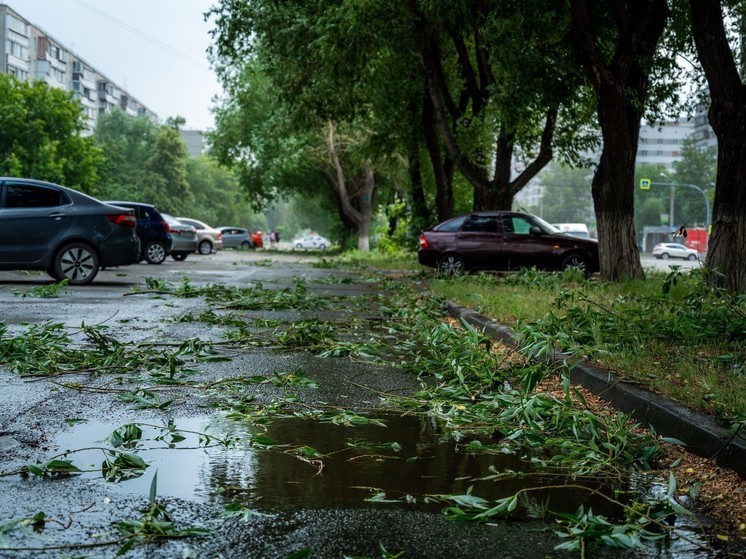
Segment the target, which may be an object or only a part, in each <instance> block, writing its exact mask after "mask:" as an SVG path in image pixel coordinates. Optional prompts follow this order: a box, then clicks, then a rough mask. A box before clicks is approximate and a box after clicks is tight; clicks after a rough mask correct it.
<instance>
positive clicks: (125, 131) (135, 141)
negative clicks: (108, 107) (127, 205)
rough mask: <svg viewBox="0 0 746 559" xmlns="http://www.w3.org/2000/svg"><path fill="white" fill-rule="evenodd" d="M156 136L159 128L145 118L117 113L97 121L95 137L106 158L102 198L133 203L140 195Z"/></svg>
mask: <svg viewBox="0 0 746 559" xmlns="http://www.w3.org/2000/svg"><path fill="white" fill-rule="evenodd" d="M157 133H158V125H157V124H156V123H155V122H153V121H152V120H150V119H149V118H148V117H146V116H138V117H133V116H131V115H129V114H127V113H125V112H124V111H121V110H114V111H110V112H107V113H104V114H102V115H101V116H100V117H99V118H98V120H97V121H96V129H95V131H94V134H93V137H94V139H95V141H96V144H97V145H98V146H99V147H101V149H103V151H104V153H105V154H106V159H105V161H104V164H103V166H102V171H101V186H100V194H101V196H102V197H103V198H107V199H109V200H132V199H135V198H136V197H137V196H139V195H140V194H141V192H142V188H143V184H144V181H145V165H146V163H147V161H148V159H150V156H151V155H152V153H153V147H154V146H155V138H156V135H157Z"/></svg>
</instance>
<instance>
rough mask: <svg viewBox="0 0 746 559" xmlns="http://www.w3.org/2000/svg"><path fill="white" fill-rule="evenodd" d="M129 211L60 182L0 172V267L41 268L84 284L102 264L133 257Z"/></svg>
mask: <svg viewBox="0 0 746 559" xmlns="http://www.w3.org/2000/svg"><path fill="white" fill-rule="evenodd" d="M139 254H140V241H139V240H138V238H137V235H136V234H135V217H134V216H133V214H132V211H131V210H129V209H124V208H121V207H120V208H117V207H114V206H110V205H108V204H105V203H104V202H100V201H99V200H96V199H95V198H92V197H90V196H88V195H86V194H83V193H82V192H78V191H77V190H73V189H70V188H66V187H64V186H61V185H58V184H52V183H49V182H43V181H38V180H32V179H22V178H16V177H0V270H44V271H46V272H48V273H49V275H51V276H52V277H53V278H54V279H56V280H58V281H61V280H67V281H68V282H69V283H70V285H87V284H89V283H91V282H92V281H93V278H95V277H96V275H97V274H98V272H99V270H100V269H101V268H110V267H116V266H126V265H128V264H134V263H135V262H137V258H138V255H139Z"/></svg>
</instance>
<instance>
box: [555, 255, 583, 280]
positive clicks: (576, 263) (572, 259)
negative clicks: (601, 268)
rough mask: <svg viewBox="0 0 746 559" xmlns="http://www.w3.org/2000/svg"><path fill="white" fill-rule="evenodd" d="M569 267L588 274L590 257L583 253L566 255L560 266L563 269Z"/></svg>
mask: <svg viewBox="0 0 746 559" xmlns="http://www.w3.org/2000/svg"><path fill="white" fill-rule="evenodd" d="M569 268H575V269H576V270H580V271H581V272H583V273H584V274H586V275H587V270H588V259H587V258H586V257H585V256H583V255H582V254H570V255H569V256H566V257H565V259H564V260H563V261H562V265H561V266H560V269H561V270H563V271H564V270H567V269H569Z"/></svg>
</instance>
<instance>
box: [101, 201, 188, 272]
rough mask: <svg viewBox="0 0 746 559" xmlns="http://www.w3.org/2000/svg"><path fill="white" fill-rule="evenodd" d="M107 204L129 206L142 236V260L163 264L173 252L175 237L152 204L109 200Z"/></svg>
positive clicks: (138, 232) (138, 231)
mask: <svg viewBox="0 0 746 559" xmlns="http://www.w3.org/2000/svg"><path fill="white" fill-rule="evenodd" d="M106 203H107V204H111V205H112V206H119V207H120V208H129V209H132V210H134V211H135V217H136V218H137V236H138V237H140V261H142V260H145V261H146V262H147V263H148V264H162V263H163V261H164V260H165V259H166V256H168V255H169V253H170V252H171V247H172V245H173V238H172V237H171V233H170V232H169V229H170V228H169V225H168V222H167V221H166V220H165V219H164V218H163V216H162V215H161V213H160V212H159V211H158V210H157V209H155V206H153V205H152V204H144V203H142V202H129V201H121V200H120V201H107V202H106Z"/></svg>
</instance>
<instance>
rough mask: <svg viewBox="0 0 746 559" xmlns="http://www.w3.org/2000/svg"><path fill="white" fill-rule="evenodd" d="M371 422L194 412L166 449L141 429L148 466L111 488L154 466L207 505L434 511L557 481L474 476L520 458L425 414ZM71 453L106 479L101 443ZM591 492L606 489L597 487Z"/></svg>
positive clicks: (568, 502)
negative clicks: (492, 450)
mask: <svg viewBox="0 0 746 559" xmlns="http://www.w3.org/2000/svg"><path fill="white" fill-rule="evenodd" d="M376 419H378V420H380V421H382V422H383V423H385V424H386V427H382V426H379V425H375V424H372V423H369V424H365V425H356V426H354V427H348V426H343V425H334V424H330V423H322V422H319V421H314V420H308V419H300V418H278V419H275V420H273V421H272V423H271V424H269V425H267V426H265V427H263V428H257V427H255V426H247V425H245V424H243V423H240V422H235V421H230V420H227V419H224V418H222V417H219V416H216V415H213V416H210V417H193V418H188V419H179V420H178V421H176V422H175V426H176V428H177V429H178V430H179V431H180V432H181V434H183V435H184V436H185V437H186V439H185V440H184V441H181V442H178V443H176V444H173V445H171V446H169V444H168V442H166V441H158V440H155V439H156V437H158V436H159V435H162V434H163V431H161V430H158V429H155V428H152V427H146V426H142V430H143V438H142V440H141V442H140V443H139V444H138V446H137V449H136V453H137V454H138V455H139V456H140V457H142V458H143V460H145V462H146V463H147V464H148V466H149V467H148V469H147V471H146V473H145V474H144V475H142V476H140V477H137V478H133V479H129V480H125V481H121V482H118V483H109V485H110V486H111V489H110V490H111V491H112V492H116V491H126V492H128V493H140V494H145V495H147V494H148V491H149V487H150V483H151V481H152V478H153V473H154V472H155V471H156V470H157V471H158V487H157V490H158V495H160V496H173V497H182V498H185V499H198V500H202V501H206V502H211V501H220V502H231V501H234V500H235V501H239V502H241V503H244V504H245V505H246V506H252V507H253V508H258V509H263V510H276V509H280V508H287V509H290V508H298V507H304V508H330V507H364V506H374V505H372V504H371V503H368V502H366V501H365V499H366V498H368V497H370V496H372V495H373V494H375V493H377V492H385V494H386V497H387V498H388V499H399V498H403V497H405V496H408V495H409V496H412V497H413V499H410V500H409V503H408V504H407V506H411V507H415V508H417V509H419V510H437V511H439V510H442V509H443V508H444V506H446V505H445V504H444V502H437V501H431V502H426V500H425V499H423V497H424V496H426V495H456V494H465V493H467V492H468V491H470V488H471V492H472V494H473V495H476V496H479V497H482V498H484V499H487V500H488V501H490V502H494V501H495V500H497V499H499V498H502V497H508V496H511V495H513V494H515V493H516V492H517V491H518V490H519V489H521V488H525V487H537V488H541V487H542V486H544V485H561V484H562V483H563V481H562V480H558V479H556V478H552V479H549V478H547V477H541V476H538V475H537V476H533V475H532V476H527V477H525V478H508V479H504V480H501V481H491V480H480V478H482V477H484V476H489V475H492V474H493V473H494V472H495V471H497V472H502V471H506V470H514V471H520V470H523V471H524V472H525V471H526V463H525V461H524V462H521V461H520V459H519V458H518V457H516V456H511V455H496V456H493V455H484V454H469V453H468V452H466V451H465V448H464V445H457V444H456V443H454V441H453V440H452V439H450V438H448V437H447V436H445V435H444V434H443V433H442V432H441V431H440V429H439V428H438V426H437V425H436V424H435V423H433V422H432V421H431V420H429V419H427V418H422V417H415V416H404V417H402V416H397V415H388V416H381V417H378V418H376ZM119 427H121V425H107V424H100V423H83V424H78V425H75V426H74V427H73V428H71V430H70V431H67V432H65V433H63V434H61V435H60V436H59V437H58V438H57V440H56V441H55V444H56V445H57V447H58V448H59V450H60V451H65V450H70V451H75V450H79V449H89V448H91V447H106V448H110V445H108V444H105V443H102V441H103V440H104V439H105V438H106V437H108V436H109V435H110V434H111V433H112V431H114V430H115V429H117V428H119ZM190 431H191V432H197V433H208V434H210V435H212V436H214V437H225V436H233V437H238V438H240V441H239V442H238V443H237V444H236V445H235V446H234V447H232V448H225V447H223V446H213V447H209V448H203V447H200V445H199V443H198V436H197V435H194V434H190V433H189V432H190ZM255 435H262V436H263V437H265V438H266V439H270V440H272V441H273V442H275V443H277V444H276V445H275V446H272V447H270V448H268V449H258V448H255V447H252V446H251V445H250V444H249V441H250V439H251V438H252V437H253V436H255ZM166 439H168V437H166ZM266 439H265V440H266ZM299 447H305V448H306V449H308V448H309V447H310V448H312V449H314V450H315V451H317V452H318V453H320V454H321V455H322V456H321V457H314V456H313V455H312V453H310V452H306V453H303V452H299V451H298V450H297V449H298V448H299ZM68 458H69V459H71V460H72V461H73V463H74V464H75V465H76V466H78V467H80V468H81V469H85V470H92V471H90V472H86V473H85V474H83V476H84V477H86V478H89V479H100V480H101V483H108V482H106V481H104V480H103V478H102V475H101V463H102V461H103V460H104V458H105V456H104V454H103V452H102V451H101V450H83V451H81V452H72V453H71V454H70V455H69V456H68ZM596 489H598V490H600V491H605V489H604V488H601V487H596ZM607 493H608V491H607ZM531 495H532V497H533V498H534V500H535V501H536V502H537V503H542V504H546V505H547V506H548V507H549V508H551V509H552V510H553V511H556V512H560V511H561V512H575V511H576V509H577V508H578V506H579V505H581V504H583V505H584V506H585V507H586V508H588V507H589V506H592V507H593V510H594V512H596V514H607V515H613V514H615V512H616V511H614V510H613V509H612V508H611V507H610V506H609V504H608V502H607V501H606V500H604V499H601V498H598V497H593V496H592V495H589V494H588V493H587V492H585V491H582V490H577V489H571V488H567V489H560V490H558V489H554V490H551V491H550V490H543V489H540V490H538V491H535V492H532V494H531ZM415 500H416V501H415ZM385 506H397V505H391V504H386V505H385ZM520 508H521V507H519V509H520Z"/></svg>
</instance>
